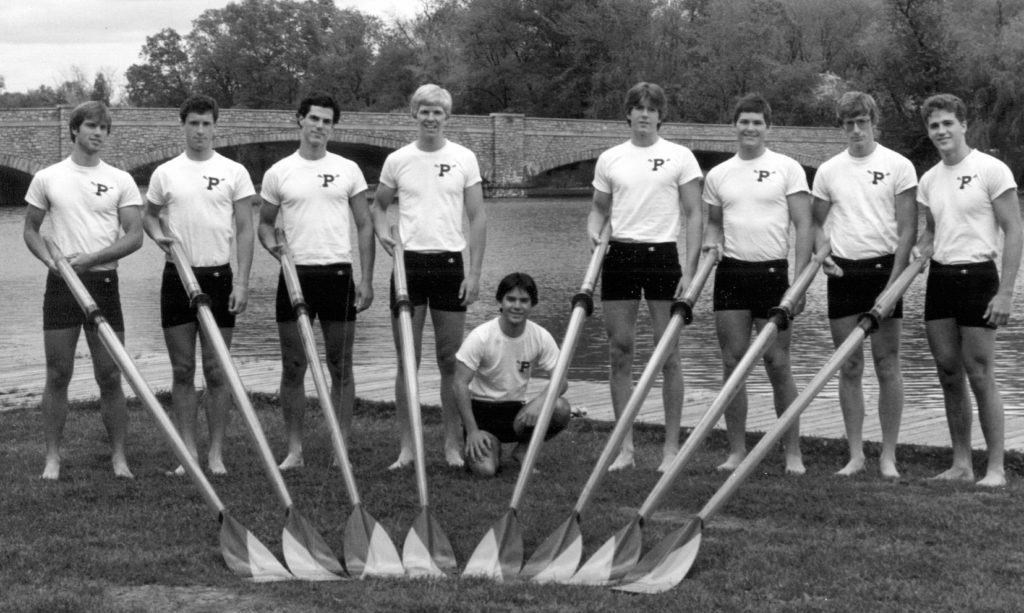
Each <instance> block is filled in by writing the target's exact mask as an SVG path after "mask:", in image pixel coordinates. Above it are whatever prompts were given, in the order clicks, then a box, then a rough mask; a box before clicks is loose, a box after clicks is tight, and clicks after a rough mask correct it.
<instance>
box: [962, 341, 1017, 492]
mask: <svg viewBox="0 0 1024 613" xmlns="http://www.w3.org/2000/svg"><path fill="white" fill-rule="evenodd" d="M960 334H961V340H962V341H963V343H962V345H961V348H962V351H963V362H964V368H965V370H966V372H967V381H968V382H969V383H970V386H971V391H972V392H973V393H974V399H975V400H976V401H977V404H978V421H979V422H980V423H981V432H982V434H984V435H985V445H986V447H987V448H988V463H987V467H986V469H985V476H984V477H983V478H982V479H981V480H980V481H978V485H981V486H985V487H1002V486H1004V485H1006V473H1005V470H1004V468H1003V445H1004V439H1005V424H1004V419H1005V418H1004V415H1003V400H1002V398H1001V397H1000V395H999V389H998V388H997V387H996V379H995V372H994V369H993V363H992V361H993V356H994V345H995V337H996V331H995V330H992V329H991V328H981V327H970V328H968V327H965V328H960Z"/></svg>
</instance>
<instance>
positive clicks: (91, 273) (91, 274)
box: [47, 268, 117, 283]
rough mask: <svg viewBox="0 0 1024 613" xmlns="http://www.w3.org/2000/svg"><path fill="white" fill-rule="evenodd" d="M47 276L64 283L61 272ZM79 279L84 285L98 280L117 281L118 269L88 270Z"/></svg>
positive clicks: (48, 273) (49, 272)
mask: <svg viewBox="0 0 1024 613" xmlns="http://www.w3.org/2000/svg"><path fill="white" fill-rule="evenodd" d="M47 276H50V277H53V278H54V279H57V280H58V281H60V282H61V283H63V282H64V277H62V276H61V274H60V273H59V272H55V271H53V270H50V271H48V272H47ZM78 278H79V279H81V280H82V282H83V283H88V282H89V281H94V280H98V279H117V269H116V268H113V269H110V270H87V271H85V272H80V273H78Z"/></svg>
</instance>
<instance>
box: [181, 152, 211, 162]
mask: <svg viewBox="0 0 1024 613" xmlns="http://www.w3.org/2000/svg"><path fill="white" fill-rule="evenodd" d="M185 157H187V158H188V159H190V160H192V161H193V162H205V161H206V160H208V159H210V158H212V157H213V149H203V150H202V151H196V150H195V149H185Z"/></svg>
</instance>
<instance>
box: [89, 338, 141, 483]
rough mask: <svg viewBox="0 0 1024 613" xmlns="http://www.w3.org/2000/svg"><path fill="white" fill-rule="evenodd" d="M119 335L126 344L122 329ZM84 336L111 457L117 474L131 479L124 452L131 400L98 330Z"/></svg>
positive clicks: (115, 474)
mask: <svg viewBox="0 0 1024 613" xmlns="http://www.w3.org/2000/svg"><path fill="white" fill-rule="evenodd" d="M117 338H118V340H119V341H120V342H121V344H124V333H123V332H117ZM85 340H86V342H87V343H88V344H89V352H90V353H92V369H93V373H94V374H95V376H96V383H97V385H99V388H100V413H101V415H102V416H103V425H104V426H105V427H106V429H107V435H108V436H109V437H110V448H111V453H110V461H111V464H113V467H114V476H117V477H122V478H124V479H132V478H134V475H132V471H131V470H129V469H128V457H127V455H126V454H125V438H126V436H127V431H128V403H127V402H126V401H125V398H124V390H123V389H121V371H120V370H118V368H117V363H116V362H114V359H113V358H112V357H110V354H109V353H108V352H107V348H106V347H104V346H103V343H102V342H101V341H100V338H99V335H98V334H97V333H96V332H95V331H89V330H86V332H85Z"/></svg>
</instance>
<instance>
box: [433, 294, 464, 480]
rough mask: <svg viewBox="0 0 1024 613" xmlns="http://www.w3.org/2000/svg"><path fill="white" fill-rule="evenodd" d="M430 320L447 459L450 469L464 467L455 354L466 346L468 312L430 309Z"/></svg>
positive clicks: (445, 456)
mask: <svg viewBox="0 0 1024 613" xmlns="http://www.w3.org/2000/svg"><path fill="white" fill-rule="evenodd" d="M430 321H431V322H432V323H433V324H434V347H435V354H436V356H437V368H438V370H439V371H440V372H441V421H442V424H443V426H444V458H445V461H446V462H447V463H448V466H452V467H455V468H461V467H462V466H463V465H464V464H465V461H464V460H463V459H462V416H461V415H460V413H459V407H458V406H457V405H456V404H455V392H454V391H453V385H454V381H455V353H456V352H458V350H459V346H460V345H462V333H463V331H464V330H465V327H466V313H465V312H462V311H438V310H437V309H430Z"/></svg>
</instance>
